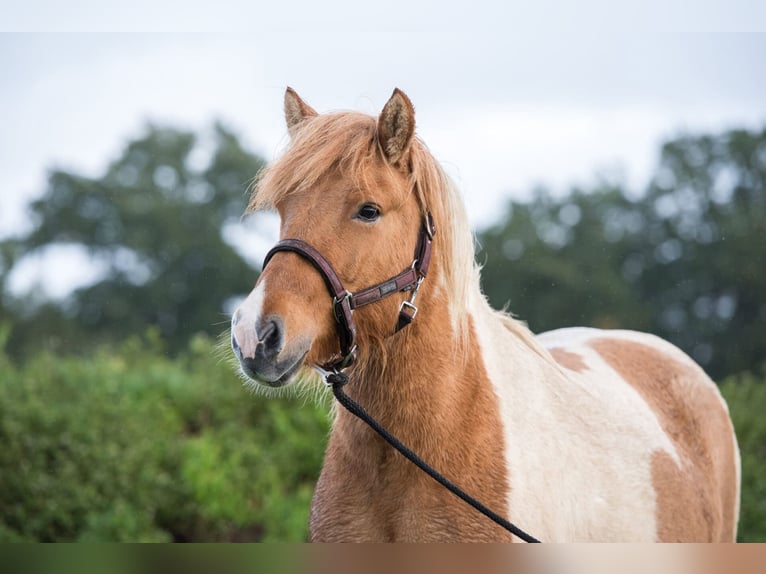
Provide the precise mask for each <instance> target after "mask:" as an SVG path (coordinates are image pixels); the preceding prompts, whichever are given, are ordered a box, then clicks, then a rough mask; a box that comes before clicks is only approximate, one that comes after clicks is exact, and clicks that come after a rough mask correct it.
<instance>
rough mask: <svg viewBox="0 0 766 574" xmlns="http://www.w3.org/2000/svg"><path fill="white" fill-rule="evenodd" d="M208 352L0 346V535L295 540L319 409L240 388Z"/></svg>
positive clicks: (313, 473)
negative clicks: (84, 353)
mask: <svg viewBox="0 0 766 574" xmlns="http://www.w3.org/2000/svg"><path fill="white" fill-rule="evenodd" d="M214 350H215V344H214V343H213V342H212V341H210V340H209V339H207V338H199V337H198V338H196V339H194V340H193V341H192V343H191V344H190V347H189V349H188V350H187V351H186V352H185V353H182V354H181V355H180V356H178V357H177V358H175V359H169V358H167V357H166V356H165V355H164V354H163V353H162V349H161V345H160V343H159V342H158V337H156V336H155V335H151V336H149V337H148V338H146V339H145V340H143V341H139V340H136V339H133V340H130V341H128V342H127V343H125V344H124V345H123V346H122V347H120V348H119V349H116V350H114V351H100V352H97V353H95V354H94V355H93V356H91V357H90V358H88V359H82V358H75V357H71V358H69V357H57V356H54V355H50V354H40V355H37V356H35V357H33V358H32V359H30V360H28V361H26V362H25V363H24V364H23V365H21V366H14V365H13V364H11V362H10V361H9V360H8V358H7V357H5V356H4V355H2V354H0V444H2V445H3V448H2V449H0V541H22V540H28V541H75V540H83V541H86V540H87V541H107V540H108V541H167V540H189V541H192V540H281V541H291V540H292V541H301V540H304V539H305V537H306V525H307V521H308V509H309V502H310V498H311V494H312V491H313V485H314V483H315V481H316V477H317V475H318V472H319V469H320V466H321V462H322V457H323V454H324V443H325V439H326V437H327V431H328V427H327V416H326V412H325V411H326V409H324V408H322V407H320V406H316V405H312V404H302V403H297V402H296V401H294V400H286V399H268V400H266V399H262V398H258V397H253V396H251V394H250V393H249V392H248V391H247V390H246V389H244V388H243V387H242V386H241V385H240V384H239V382H238V379H237V377H236V375H235V374H234V373H233V371H232V369H231V368H230V367H229V366H228V365H226V364H223V363H222V362H221V361H217V360H216V359H215V357H214Z"/></svg>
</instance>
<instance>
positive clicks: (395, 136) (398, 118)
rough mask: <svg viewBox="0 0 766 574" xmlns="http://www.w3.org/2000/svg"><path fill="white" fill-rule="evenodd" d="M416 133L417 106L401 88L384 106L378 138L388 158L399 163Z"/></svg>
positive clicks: (379, 121)
mask: <svg viewBox="0 0 766 574" xmlns="http://www.w3.org/2000/svg"><path fill="white" fill-rule="evenodd" d="M414 135H415V108H414V107H413V106H412V102H411V101H410V99H409V98H408V97H407V94H405V93H404V92H403V91H401V90H400V89H399V88H396V89H395V90H394V93H393V94H392V95H391V98H390V99H389V100H388V102H386V105H385V106H383V111H382V112H380V117H379V118H378V139H379V141H380V145H381V147H382V148H383V152H384V153H385V154H386V157H387V158H388V160H389V161H390V162H391V163H393V164H396V163H399V162H400V161H401V159H402V158H403V157H404V156H405V154H406V153H407V151H408V150H409V148H410V144H411V143H412V138H413V136H414Z"/></svg>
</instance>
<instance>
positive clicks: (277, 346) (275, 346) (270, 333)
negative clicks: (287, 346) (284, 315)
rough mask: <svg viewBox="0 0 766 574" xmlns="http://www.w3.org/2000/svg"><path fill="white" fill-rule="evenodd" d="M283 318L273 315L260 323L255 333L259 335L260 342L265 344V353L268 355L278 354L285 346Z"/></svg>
mask: <svg viewBox="0 0 766 574" xmlns="http://www.w3.org/2000/svg"><path fill="white" fill-rule="evenodd" d="M282 333H283V329H282V320H281V319H280V318H278V317H271V318H269V319H267V320H266V321H264V322H263V323H262V324H261V325H259V326H258V327H257V328H256V330H255V334H256V335H257V336H258V343H259V344H261V345H263V350H264V353H265V354H267V355H276V354H277V353H279V351H281V350H282V347H283V346H284V341H283V339H284V338H283V336H282Z"/></svg>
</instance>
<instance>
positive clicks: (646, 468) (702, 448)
mask: <svg viewBox="0 0 766 574" xmlns="http://www.w3.org/2000/svg"><path fill="white" fill-rule="evenodd" d="M285 110H286V117H287V121H288V127H289V130H290V133H291V136H292V137H293V144H292V146H291V147H290V148H289V149H288V151H287V153H286V154H285V156H284V157H283V158H282V159H281V160H279V161H278V162H277V163H276V164H274V166H272V167H271V168H269V170H267V172H266V174H265V175H263V176H262V178H261V180H260V183H259V187H258V191H257V192H256V195H255V199H254V203H253V205H254V207H262V206H269V205H271V206H273V207H276V208H277V209H278V210H279V212H280V216H281V217H282V229H281V235H282V237H291V238H297V239H300V240H302V241H305V242H307V243H309V244H311V245H313V246H314V247H315V248H316V249H318V250H319V251H321V252H322V253H323V255H324V256H325V257H326V258H327V260H328V261H329V262H331V263H332V265H333V267H335V269H336V271H337V272H338V275H339V278H340V279H341V280H342V281H343V283H344V284H345V285H346V288H348V289H350V290H351V291H354V292H357V290H358V289H363V288H365V287H367V286H368V285H371V284H375V283H377V282H380V281H381V280H385V278H386V277H387V276H391V275H392V273H395V272H398V271H400V270H401V269H402V268H406V266H407V265H409V264H410V262H411V260H410V257H411V253H412V246H413V245H414V244H415V240H416V238H417V232H418V228H419V224H420V221H421V220H422V217H423V215H424V214H425V213H432V214H433V218H434V220H435V222H436V227H437V236H436V237H435V239H434V256H433V260H432V263H431V270H430V271H429V275H428V278H427V280H426V281H425V282H424V283H423V288H422V289H421V290H420V295H419V296H418V301H417V304H418V307H419V310H418V314H417V318H416V320H415V321H414V322H413V323H412V324H411V325H410V326H408V327H407V328H406V329H404V330H402V331H400V332H397V333H394V331H393V329H392V324H393V322H394V318H395V317H396V313H397V307H398V305H399V303H400V302H401V301H402V300H404V299H406V294H403V295H401V296H398V297H397V296H392V297H390V298H387V299H385V300H381V301H380V302H378V303H376V304H375V305H370V306H369V307H363V308H360V309H358V310H357V311H356V312H355V317H356V320H357V323H358V331H359V338H358V342H359V351H358V356H357V359H356V362H355V363H354V364H353V365H352V366H351V367H350V369H349V371H348V374H349V378H350V381H351V383H350V384H349V385H348V387H347V392H348V394H349V396H351V397H352V398H354V399H355V400H356V401H357V402H359V403H360V404H362V405H363V406H364V408H365V409H366V410H367V411H368V412H370V413H371V414H372V415H373V416H374V417H375V418H376V419H377V420H379V421H380V422H381V424H383V425H384V426H385V427H386V428H388V429H389V430H390V431H391V432H392V433H393V434H395V435H396V436H398V437H399V438H400V439H401V440H402V441H403V442H404V443H405V444H407V445H408V446H410V447H411V448H412V449H413V450H414V451H416V452H417V453H418V454H420V455H421V457H422V458H423V459H425V460H426V461H427V462H428V463H430V464H431V465H432V466H433V467H435V468H436V469H438V470H439V471H440V472H442V473H443V474H444V475H445V476H447V477H448V478H450V479H451V480H452V481H453V482H455V483H456V484H458V485H459V486H460V487H461V488H462V489H463V490H465V491H466V492H468V493H470V494H471V495H473V496H474V497H476V498H478V499H479V500H480V501H482V502H483V503H484V504H486V505H487V506H489V507H490V508H492V509H493V510H495V511H496V512H498V513H499V514H501V515H504V516H506V517H507V518H508V519H509V520H511V521H512V522H514V523H516V524H517V525H519V526H520V527H521V528H523V529H524V530H526V531H527V532H530V533H532V534H533V535H535V536H536V537H538V538H540V539H541V540H543V541H655V540H662V541H676V540H677V541H682V540H683V541H732V540H734V538H735V536H736V522H737V516H738V503H739V453H738V450H737V445H736V439H735V438H734V433H733V429H732V427H731V422H730V420H729V416H728V411H727V409H726V405H725V403H724V402H723V401H722V399H721V397H720V394H719V393H718V391H717V388H716V387H715V385H714V384H713V383H712V381H710V379H709V378H708V377H707V375H705V373H704V372H703V371H702V369H700V368H699V367H698V366H697V365H696V364H695V363H694V362H693V361H692V360H691V359H689V358H688V357H687V356H686V355H684V354H683V353H682V352H681V351H680V350H678V349H677V348H675V347H673V346H672V345H670V344H669V343H667V342H665V341H662V340H660V339H658V338H656V337H653V336H650V335H646V334H641V333H634V332H629V331H600V330H595V329H564V330H559V331H554V332H551V333H545V334H543V335H540V336H538V337H535V336H534V335H532V333H531V332H530V331H529V330H528V329H527V328H526V326H524V325H523V324H522V323H520V322H518V321H516V320H514V319H513V318H511V317H510V316H508V315H506V314H504V313H500V312H498V311H495V310H493V309H491V308H490V306H489V305H488V304H487V302H486V300H485V299H484V297H483V295H482V294H481V291H480V286H479V274H478V270H477V269H476V267H475V264H474V262H473V248H472V237H471V233H470V228H469V226H468V224H467V221H466V219H465V213H464V210H463V208H462V205H461V204H460V202H459V196H458V195H457V194H456V191H455V190H454V188H453V187H452V186H451V185H450V183H449V181H448V180H447V179H446V177H445V176H444V175H443V172H441V170H440V168H438V164H436V162H435V161H434V160H433V158H431V156H430V154H429V153H428V152H427V150H425V148H424V146H422V144H421V143H420V142H419V141H418V140H417V139H416V138H414V137H413V132H414V111H413V109H412V106H411V104H410V103H409V100H408V99H407V98H406V96H404V95H403V94H402V93H401V92H398V91H397V92H395V93H394V96H392V98H391V100H389V103H388V104H386V107H385V108H384V110H383V112H382V113H381V116H380V117H379V118H378V120H377V122H375V121H374V120H373V119H372V118H369V117H367V116H361V115H354V114H337V115H334V116H317V114H316V112H314V111H313V109H311V108H310V107H309V106H308V105H307V104H305V103H304V102H303V101H302V100H301V99H300V98H298V96H297V94H295V93H294V92H292V91H291V90H288V92H287V94H286V99H285ZM372 208H374V209H372ZM373 216H374V217H373ZM328 299H329V298H328V296H327V292H326V290H325V287H324V285H323V284H322V278H321V277H320V276H319V275H318V273H317V271H316V270H315V269H313V268H312V267H311V265H309V263H307V262H306V261H305V260H303V259H301V257H299V256H298V255H295V254H294V253H280V254H278V255H277V256H276V257H274V258H273V262H272V263H270V264H269V267H268V269H265V270H264V272H263V273H262V275H261V277H260V278H259V281H258V283H257V286H256V288H255V289H254V290H253V292H252V293H251V295H250V296H249V297H248V298H247V300H246V301H245V303H244V304H243V305H242V306H241V307H240V308H239V309H238V310H237V311H236V312H235V314H234V316H233V318H232V345H233V347H234V350H235V353H236V354H237V356H238V357H239V359H240V362H241V364H242V368H243V371H244V372H245V373H246V374H247V375H248V376H249V377H251V378H253V379H254V380H255V381H256V382H258V383H260V384H261V385H265V386H272V387H277V386H282V385H285V384H287V383H289V382H290V381H292V380H293V379H294V378H295V376H296V373H297V372H299V370H301V369H302V368H303V367H304V366H311V365H323V364H327V362H328V360H331V359H332V357H334V356H336V355H337V349H338V342H337V336H336V334H335V328H336V327H335V320H334V318H333V311H332V309H333V307H332V305H331V304H330V301H329V300H328ZM310 536H311V538H312V540H316V541H510V540H512V538H513V537H512V536H511V535H510V534H509V533H507V532H506V531H505V530H503V529H502V528H501V527H499V526H497V525H495V524H494V523H493V522H491V521H490V520H488V519H487V518H485V517H484V516H482V515H481V514H479V513H478V512H477V511H475V510H473V509H472V508H470V507H469V506H467V505H466V504H465V503H464V502H462V501H461V500H459V499H457V498H456V497H454V496H453V495H452V494H451V493H449V492H448V491H447V490H446V489H444V488H443V487H441V486H440V485H438V484H437V483H436V482H434V481H433V480H432V479H431V478H430V477H428V476H427V475H425V474H423V473H422V472H421V471H420V470H419V469H417V468H416V467H415V466H413V465H412V464H410V463H409V462H408V461H406V460H405V459H404V458H403V457H401V456H400V455H399V454H398V453H396V452H395V451H394V450H393V449H392V448H391V447H390V446H389V445H388V444H386V443H385V442H384V441H383V440H382V439H381V438H380V437H378V436H377V435H376V434H375V433H373V431H371V430H370V429H369V428H367V427H366V426H365V425H364V423H362V422H361V421H359V420H357V419H356V418H354V417H353V416H352V415H351V414H349V413H347V412H345V411H343V410H337V412H336V413H335V420H334V423H333V429H332V432H331V436H330V439H329V443H328V446H327V452H326V456H325V463H324V466H323V469H322V472H321V476H320V478H319V481H318V483H317V487H316V491H315V495H314V500H313V503H312V510H311V519H310Z"/></svg>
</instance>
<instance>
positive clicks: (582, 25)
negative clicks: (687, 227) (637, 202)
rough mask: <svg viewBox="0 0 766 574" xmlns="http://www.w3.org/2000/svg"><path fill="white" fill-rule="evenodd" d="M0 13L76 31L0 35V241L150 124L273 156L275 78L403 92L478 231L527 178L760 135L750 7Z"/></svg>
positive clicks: (327, 105) (364, 92) (278, 110)
mask: <svg viewBox="0 0 766 574" xmlns="http://www.w3.org/2000/svg"><path fill="white" fill-rule="evenodd" d="M6 4H8V2H6V0H0V29H4V30H19V31H26V30H38V31H39V30H44V31H50V30H53V31H73V32H76V33H70V34H3V35H2V36H0V237H2V236H7V235H8V234H11V233H18V232H20V231H22V230H23V229H24V228H25V227H26V226H28V222H27V221H26V217H25V211H24V206H25V204H26V202H27V201H28V200H29V198H31V197H34V196H35V195H38V194H40V193H41V192H42V191H43V190H44V183H45V171H46V169H48V168H51V167H54V166H55V167H64V168H67V169H71V170H77V171H80V172H82V173H85V174H88V175H94V176H95V175H98V174H99V173H100V172H101V170H103V169H104V167H105V166H106V164H107V162H109V161H110V160H112V159H114V158H115V157H116V156H117V155H118V154H119V152H120V150H121V148H122V146H123V145H124V143H125V142H126V141H127V139H128V138H131V137H135V136H136V135H138V134H140V133H141V131H142V128H143V126H144V125H145V124H146V122H147V121H148V120H152V121H156V122H160V123H165V124H171V125H175V126H179V127H191V128H199V129H202V128H204V127H206V126H209V125H210V123H211V121H212V120H214V119H216V118H219V119H223V120H224V121H225V122H226V123H227V124H229V125H230V126H231V127H233V128H234V129H235V130H236V131H237V132H238V133H239V134H240V135H241V136H242V138H243V140H244V141H245V142H246V144H247V145H248V146H249V147H250V148H251V149H252V150H254V151H256V152H258V153H260V154H262V155H263V156H264V157H266V158H267V159H270V158H273V156H274V155H275V153H276V152H277V151H278V150H279V149H280V147H281V146H282V145H283V144H284V141H285V128H284V124H283V118H282V96H283V93H284V89H285V86H287V85H291V86H293V87H294V88H296V89H297V90H298V92H299V93H300V94H301V95H302V96H303V97H304V99H305V100H306V101H308V102H309V103H310V104H311V105H313V106H314V107H315V108H316V109H317V110H319V111H327V110H333V109H348V108H352V109H358V110H361V111H365V112H368V113H372V114H377V113H378V111H379V110H380V108H381V107H382V105H383V104H384V103H385V101H386V100H387V98H388V97H389V95H390V93H391V90H392V89H393V88H394V87H395V86H398V87H400V88H402V89H403V90H404V91H405V92H407V94H408V95H409V96H410V97H411V99H412V100H413V102H414V104H415V107H416V110H417V116H416V120H417V123H418V133H419V135H420V136H421V138H422V139H423V140H424V141H425V142H426V143H427V144H428V145H429V147H430V148H431V150H432V151H433V153H434V155H435V156H436V157H437V158H438V159H439V160H441V161H442V162H443V163H444V164H445V166H446V167H447V170H448V172H449V173H450V174H451V175H452V176H453V177H454V178H455V179H456V180H457V181H458V183H459V185H460V187H461V188H462V190H463V193H464V196H465V197H466V198H467V200H468V201H467V203H468V209H469V215H470V217H471V220H472V222H473V223H474V225H476V226H484V225H487V224H489V223H491V222H492V221H493V220H494V219H495V217H496V216H497V213H498V209H499V208H501V207H502V205H503V204H504V203H505V202H506V201H507V198H509V197H516V198H519V197H524V195H525V194H526V193H527V192H528V190H529V189H530V188H531V187H532V186H533V185H535V184H538V183H545V184H548V185H551V186H553V187H554V188H557V189H564V188H566V187H567V186H569V185H571V184H576V183H584V184H587V183H588V182H591V181H593V179H594V178H595V177H596V176H597V174H599V173H608V174H612V175H614V174H615V173H618V174H622V177H624V178H625V180H626V181H627V182H628V184H629V185H631V186H632V187H633V188H636V189H640V188H641V187H642V186H643V185H644V184H645V182H646V178H647V177H648V175H649V173H650V171H651V169H652V167H653V165H654V164H655V161H656V159H657V158H656V153H657V149H658V144H659V142H660V141H661V140H662V139H663V138H666V137H668V136H672V135H674V134H678V133H679V132H681V131H700V130H704V131H708V130H721V129H725V128H728V127H734V126H740V127H757V126H762V125H763V124H764V122H766V34H763V33H752V32H763V31H766V2H763V1H748V0H736V1H729V2H712V1H710V0H701V1H699V2H697V3H695V12H693V13H689V12H688V11H687V10H686V9H684V7H683V6H682V5H681V4H680V3H679V6H678V7H675V6H672V5H670V4H668V3H667V2H657V1H655V0H646V1H645V2H643V3H641V5H640V6H641V8H640V9H638V8H636V9H632V10H631V9H630V8H629V7H628V8H625V9H624V10H623V11H621V12H619V13H614V11H613V9H612V12H606V11H605V10H606V8H607V7H609V6H610V3H607V2H594V1H585V2H578V3H567V4H571V6H572V7H570V8H567V7H566V6H567V4H565V3H563V2H557V3H553V2H545V1H543V2H535V3H534V6H530V5H529V3H526V4H520V5H518V6H517V5H515V4H514V3H512V2H497V3H486V2H485V3H482V2H470V3H469V2H461V3H457V2H448V1H442V2H421V3H416V2H400V1H398V0H397V1H394V2H387V3H375V4H370V3H362V2H354V3H352V2H339V1H337V0H333V1H329V2H328V1H325V2H321V3H316V2H315V3H313V4H311V5H309V6H301V5H300V3H295V2H292V3H288V2H280V3H276V2H275V3H273V4H274V5H273V6H260V5H259V3H255V2H248V3H241V2H234V1H221V2H218V3H216V5H215V13H210V12H209V9H208V8H205V7H204V3H202V2H198V1H189V0H187V1H186V2H180V0H179V1H174V2H166V3H164V4H161V5H160V4H156V3H154V2H148V0H134V1H133V2H131V3H128V4H125V3H123V4H121V5H120V6H122V9H121V11H116V10H114V9H112V10H107V11H106V12H107V14H104V12H105V10H104V3H102V2H96V1H94V0H70V1H69V2H66V3H63V2H52V1H41V0H27V1H26V2H24V3H21V2H17V3H15V4H14V5H13V6H10V5H6ZM277 4H279V5H277ZM562 6H563V8H562ZM575 6H576V8H575ZM626 6H629V5H626ZM190 29H192V30H202V31H203V32H202V33H191V34H190V33H179V31H183V30H190ZM84 30H109V31H129V32H132V31H135V30H157V31H162V32H161V33H154V34H136V33H127V34H126V33H123V34H114V33H101V34H85V33H80V32H82V31H84ZM168 31H169V32H168ZM211 31H212V32H211ZM722 31H723V32H727V33H721V32H722Z"/></svg>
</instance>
